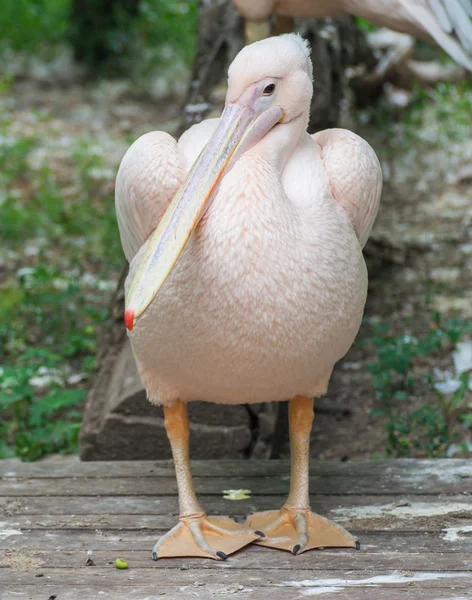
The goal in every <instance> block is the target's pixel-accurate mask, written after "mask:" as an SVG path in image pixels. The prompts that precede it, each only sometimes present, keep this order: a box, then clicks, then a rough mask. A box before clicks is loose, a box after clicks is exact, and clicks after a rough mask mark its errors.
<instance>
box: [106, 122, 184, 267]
mask: <svg viewBox="0 0 472 600" xmlns="http://www.w3.org/2000/svg"><path fill="white" fill-rule="evenodd" d="M184 176H185V168H184V159H183V157H182V155H181V154H180V152H179V149H178V146H177V142H176V141H175V140H174V138H173V137H172V136H170V135H169V134H167V133H164V132H162V131H153V132H151V133H147V134H145V135H143V136H141V137H140V138H139V139H138V140H136V141H135V142H134V144H133V145H132V146H131V147H130V148H129V150H128V152H127V153H126V154H125V156H124V157H123V160H122V161H121V165H120V168H119V170H118V175H117V178H116V189H115V205H116V216H117V219H118V227H119V230H120V237H121V245H122V246H123V251H124V253H125V256H126V258H127V259H128V260H129V261H130V262H131V260H132V259H133V257H134V256H135V255H136V253H137V252H138V250H139V249H140V247H141V246H142V245H143V243H144V242H145V241H146V239H147V238H148V236H149V235H150V234H151V232H152V231H153V230H154V229H155V228H156V227H157V224H158V223H159V221H160V219H161V217H162V215H163V214H164V211H165V210H166V208H167V206H168V205H169V203H170V201H171V200H172V198H173V197H174V195H175V193H176V192H177V190H178V189H179V186H180V184H181V183H182V181H183V179H184Z"/></svg>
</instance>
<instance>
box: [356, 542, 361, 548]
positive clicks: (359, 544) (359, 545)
mask: <svg viewBox="0 0 472 600" xmlns="http://www.w3.org/2000/svg"><path fill="white" fill-rule="evenodd" d="M360 549H361V543H360V541H359V540H356V550H360Z"/></svg>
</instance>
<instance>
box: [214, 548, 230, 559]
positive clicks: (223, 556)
mask: <svg viewBox="0 0 472 600" xmlns="http://www.w3.org/2000/svg"><path fill="white" fill-rule="evenodd" d="M216 556H219V557H220V558H221V560H226V559H227V558H228V557H227V556H226V554H225V553H224V552H221V550H218V552H217V553H216Z"/></svg>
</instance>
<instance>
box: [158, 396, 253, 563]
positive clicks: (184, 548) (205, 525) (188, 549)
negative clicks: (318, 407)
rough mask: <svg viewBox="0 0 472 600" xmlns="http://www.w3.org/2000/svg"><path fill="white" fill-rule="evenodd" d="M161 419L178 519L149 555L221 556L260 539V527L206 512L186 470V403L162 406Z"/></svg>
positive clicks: (187, 428)
mask: <svg viewBox="0 0 472 600" xmlns="http://www.w3.org/2000/svg"><path fill="white" fill-rule="evenodd" d="M164 419H165V427H166V431H167V436H168V438H169V442H170V446H171V449H172V457H173V459H174V466H175V474H176V477H177V486H178V490H179V515H180V517H179V523H178V524H177V525H176V526H175V527H174V528H173V529H171V530H170V531H169V532H168V533H167V534H166V535H164V536H163V537H161V538H160V539H159V541H158V542H157V543H156V545H155V546H154V548H153V550H152V557H153V559H154V560H158V559H159V558H169V557H179V556H201V557H207V558H214V559H215V560H225V559H226V557H227V555H228V554H232V553H233V552H236V550H239V549H240V548H243V547H244V546H246V545H247V544H250V543H251V542H253V541H255V540H258V539H260V538H261V537H262V536H263V535H264V534H263V533H262V532H261V531H249V530H247V529H246V528H245V527H244V526H243V525H240V524H238V523H236V522H235V521H234V520H233V519H230V518H229V517H207V516H206V514H205V513H204V511H203V509H202V508H201V506H200V504H199V502H198V500H197V496H196V494H195V490H194V487H193V481H192V474H191V472H190V460H189V438H190V428H189V422H188V415H187V405H186V404H185V403H184V402H181V401H180V400H178V401H177V402H176V403H175V404H174V405H173V406H169V407H164Z"/></svg>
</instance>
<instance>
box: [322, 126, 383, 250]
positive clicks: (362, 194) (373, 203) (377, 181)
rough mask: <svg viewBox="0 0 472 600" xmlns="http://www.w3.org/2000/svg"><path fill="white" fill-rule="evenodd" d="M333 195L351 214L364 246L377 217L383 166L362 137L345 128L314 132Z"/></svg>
mask: <svg viewBox="0 0 472 600" xmlns="http://www.w3.org/2000/svg"><path fill="white" fill-rule="evenodd" d="M312 137H313V139H314V140H315V142H316V143H317V144H318V145H319V146H320V147H321V157H322V161H323V166H324V169H325V171H326V174H327V176H328V180H329V185H330V189H331V193H332V196H333V198H334V199H335V200H336V202H338V204H340V205H341V206H342V207H343V208H344V209H345V210H346V211H347V212H348V213H349V216H350V217H351V221H352V224H353V226H354V230H355V232H356V234H357V237H358V238H359V242H360V243H361V246H362V247H364V245H365V243H366V242H367V239H368V237H369V235H370V231H371V229H372V226H373V224H374V221H375V217H376V216H377V211H378V208H379V203H380V195H381V192H382V169H381V167H380V163H379V160H378V158H377V155H376V154H375V152H374V151H373V149H372V148H371V146H370V145H369V144H368V143H367V142H366V141H365V140H364V139H362V138H361V137H359V136H358V135H356V134H355V133H353V132H352V131H348V130H346V129H326V130H324V131H320V132H318V133H315V134H314V135H313V136H312Z"/></svg>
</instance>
